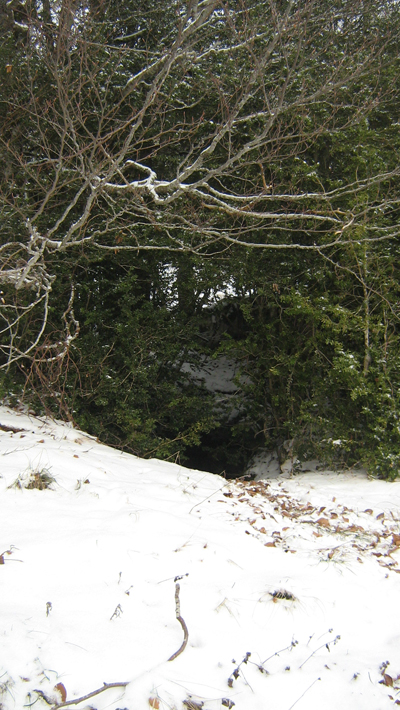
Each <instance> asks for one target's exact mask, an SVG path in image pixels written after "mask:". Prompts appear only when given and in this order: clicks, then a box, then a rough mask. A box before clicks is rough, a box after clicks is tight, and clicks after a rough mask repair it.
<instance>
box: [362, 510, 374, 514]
mask: <svg viewBox="0 0 400 710" xmlns="http://www.w3.org/2000/svg"><path fill="white" fill-rule="evenodd" d="M364 513H368V515H373V514H374V511H373V510H371V508H366V509H365V510H364Z"/></svg>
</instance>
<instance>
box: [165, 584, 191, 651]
mask: <svg viewBox="0 0 400 710" xmlns="http://www.w3.org/2000/svg"><path fill="white" fill-rule="evenodd" d="M179 591H180V585H179V584H178V582H176V584H175V613H176V618H177V619H178V621H179V623H180V625H181V626H182V629H183V641H182V645H181V646H180V647H179V648H178V650H177V651H175V653H173V654H172V656H171V658H168V660H169V661H173V660H174V659H175V658H177V657H178V656H180V655H181V653H183V651H184V650H185V648H186V644H187V642H188V638H189V631H188V628H187V626H186V624H185V621H184V619H182V617H181V604H180V601H179Z"/></svg>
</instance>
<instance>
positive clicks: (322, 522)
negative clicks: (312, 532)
mask: <svg viewBox="0 0 400 710" xmlns="http://www.w3.org/2000/svg"><path fill="white" fill-rule="evenodd" d="M322 510H324V508H322ZM317 523H318V525H321V527H323V528H330V526H331V525H330V522H329V520H328V518H318V520H317Z"/></svg>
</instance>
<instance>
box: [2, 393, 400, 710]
mask: <svg viewBox="0 0 400 710" xmlns="http://www.w3.org/2000/svg"><path fill="white" fill-rule="evenodd" d="M0 427H1V429H0V456H1V469H0V473H1V478H0V491H1V501H2V507H1V518H0V580H1V605H0V629H1V631H0V633H1V639H2V654H1V665H0V696H1V697H0V703H1V707H2V709H3V710H12V709H14V708H16V709H17V710H22V708H24V707H31V706H32V707H34V708H35V710H40V709H41V708H50V707H63V706H65V705H64V702H63V698H64V700H65V697H64V696H65V693H66V694H67V695H66V701H65V702H66V703H67V704H69V703H70V702H71V703H72V701H74V700H77V699H79V698H81V697H82V696H85V695H87V694H90V693H92V692H93V691H95V690H98V689H100V688H102V686H103V684H104V683H107V684H108V683H118V682H120V683H124V684H126V685H123V686H121V687H114V688H107V689H105V690H104V692H101V693H99V694H97V695H92V696H91V697H90V698H88V699H87V700H84V701H82V702H81V703H80V704H78V705H77V707H78V708H86V710H88V709H89V708H95V709H96V710H106V709H107V710H117V709H119V710H125V709H126V710H148V709H149V708H156V709H157V708H158V709H160V710H173V709H174V708H175V709H176V710H184V709H186V710H199V708H203V710H216V709H220V708H224V707H234V708H235V710H267V709H268V710H269V709H273V710H291V708H293V707H296V710H302V709H304V710H305V709H307V710H320V708H324V710H337V708H339V707H340V709H341V710H385V708H391V707H392V706H393V705H394V704H395V703H396V702H397V704H400V692H399V690H400V681H399V680H397V676H398V674H400V615H399V614H398V603H399V591H400V577H399V572H400V568H399V565H398V561H399V550H400V526H399V509H400V482H395V483H387V482H383V481H377V480H370V479H369V478H368V477H367V475H366V474H365V473H364V472H360V471H348V472H346V473H335V472H324V471H309V472H303V473H300V474H298V475H294V476H292V477H291V478H283V477H282V476H279V475H278V476H276V477H275V478H272V479H270V480H269V479H267V478H263V479H262V480H257V481H254V482H245V481H236V482H235V481H233V482H232V481H225V480H224V479H223V478H221V477H219V476H215V475H212V474H208V473H204V472H200V471H191V470H188V469H185V468H183V467H180V466H178V465H175V464H170V463H166V462H161V461H157V460H141V459H138V458H135V457H134V456H131V455H128V454H124V453H121V452H119V451H116V450H113V449H111V448H109V447H107V446H104V445H102V444H100V443H98V442H97V441H96V440H95V439H93V438H92V437H90V436H88V435H86V434H85V433H83V432H80V431H78V430H76V429H73V428H72V427H71V426H69V425H67V424H63V423H60V422H52V421H50V420H44V419H39V418H35V417H34V416H33V415H29V414H26V413H22V412H16V411H12V410H11V409H9V408H7V407H6V406H2V407H0ZM51 478H53V479H54V480H53V481H52V482H51ZM41 479H44V481H45V483H44V484H43V485H50V487H48V488H46V487H44V488H43V489H42V490H40V489H38V488H35V487H33V488H32V487H31V488H27V487H26V486H27V485H29V484H31V485H35V484H38V483H39V482H40V480H41ZM46 481H47V483H46ZM32 482H33V483H32ZM177 577H179V578H180V579H179V580H176V578H177ZM177 582H178V583H179V584H180V592H179V601H180V614H181V617H182V618H183V619H184V621H185V623H186V624H187V628H188V631H189V638H188V643H187V646H186V648H185V649H184V650H183V652H182V653H181V654H180V655H178V656H177V657H176V658H175V659H174V660H172V661H169V660H168V659H169V658H170V657H171V656H172V655H173V654H174V653H175V652H176V651H177V650H178V649H179V648H180V646H181V644H182V641H183V638H184V636H183V628H182V626H181V624H180V622H179V620H178V619H177V618H176V609H175V592H176V586H175V585H176V583H177ZM248 653H250V654H251V655H250V656H248V657H247V655H246V654H248ZM388 664H389V665H388ZM45 698H47V701H49V702H46V700H45ZM51 703H53V705H52V704H51ZM57 703H58V706H57ZM233 704H234V705H233ZM72 706H73V707H75V704H73V705H72Z"/></svg>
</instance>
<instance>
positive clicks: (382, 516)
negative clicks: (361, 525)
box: [376, 513, 385, 520]
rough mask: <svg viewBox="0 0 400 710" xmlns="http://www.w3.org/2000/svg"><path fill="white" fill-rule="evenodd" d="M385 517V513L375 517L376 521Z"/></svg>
mask: <svg viewBox="0 0 400 710" xmlns="http://www.w3.org/2000/svg"><path fill="white" fill-rule="evenodd" d="M384 517H385V513H379V515H377V516H376V520H382V518H384Z"/></svg>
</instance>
